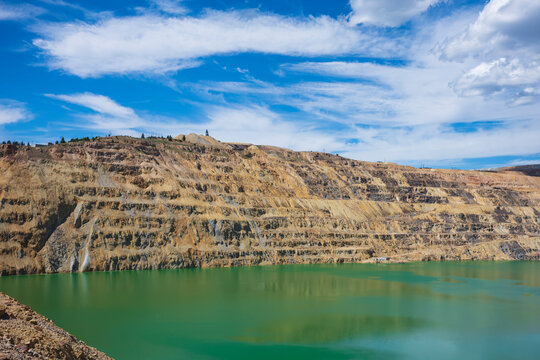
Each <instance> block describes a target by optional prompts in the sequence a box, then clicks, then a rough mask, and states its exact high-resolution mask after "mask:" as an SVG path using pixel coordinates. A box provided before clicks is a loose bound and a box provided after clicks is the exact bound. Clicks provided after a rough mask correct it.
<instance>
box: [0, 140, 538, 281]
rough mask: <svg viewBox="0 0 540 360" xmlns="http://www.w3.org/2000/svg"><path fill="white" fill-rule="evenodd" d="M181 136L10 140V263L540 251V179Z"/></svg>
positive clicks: (52, 267) (0, 214) (1, 167)
mask: <svg viewBox="0 0 540 360" xmlns="http://www.w3.org/2000/svg"><path fill="white" fill-rule="evenodd" d="M183 139H184V137H183V136H180V137H177V139H175V140H172V141H167V140H165V139H135V138H129V137H110V138H99V139H96V140H94V141H85V142H76V143H69V144H60V145H52V146H46V147H36V148H31V147H19V148H16V147H15V146H13V145H5V146H4V147H3V148H1V150H0V156H1V158H0V271H1V272H2V273H3V274H21V273H36V272H68V271H86V270H123V269H149V268H154V269H155V268H171V267H194V266H229V265H251V264H280V263H314V262H360V261H377V260H389V261H411V260H450V259H452V260H455V259H538V258H539V257H540V250H539V249H540V178H538V177H532V176H526V175H523V174H520V173H517V172H507V173H497V172H478V171H456V170H431V169H415V168H411V167H405V166H398V165H394V164H387V163H367V162H361V161H355V160H350V159H345V158H342V157H339V156H335V155H330V154H324V153H316V152H293V151H290V150H287V149H281V148H276V147H270V146H254V145H247V144H230V143H229V144H225V143H220V142H218V141H216V140H215V139H212V138H206V137H202V136H195V135H188V136H186V137H185V140H183ZM381 258H389V259H381Z"/></svg>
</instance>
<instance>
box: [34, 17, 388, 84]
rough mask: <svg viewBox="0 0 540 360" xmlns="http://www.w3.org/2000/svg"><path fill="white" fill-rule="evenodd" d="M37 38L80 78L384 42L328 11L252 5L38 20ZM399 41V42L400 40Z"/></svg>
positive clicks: (346, 50)
mask: <svg viewBox="0 0 540 360" xmlns="http://www.w3.org/2000/svg"><path fill="white" fill-rule="evenodd" d="M35 31H36V32H37V33H39V34H40V35H41V37H40V38H38V39H35V40H34V42H33V43H34V45H35V46H37V47H38V48H40V49H42V50H43V52H44V53H45V54H46V55H47V56H48V57H49V61H48V65H49V66H50V67H51V68H54V69H63V70H65V71H67V72H69V73H72V74H75V75H78V76H80V77H99V76H102V75H106V74H130V73H154V74H155V73H159V74H161V73H166V72H171V71H177V70H179V69H182V68H186V67H192V66H197V65H198V64H199V62H198V59H201V58H204V57H207V56H211V55H219V54H231V53H240V52H258V53H267V54H282V55H290V56H323V55H344V54H367V53H369V54H376V53H379V54H381V53H384V54H387V53H388V52H391V51H392V48H393V46H392V41H388V43H383V42H381V41H380V39H378V38H376V37H371V36H367V35H365V34H363V33H361V32H360V31H358V30H356V29H354V28H352V27H350V26H348V25H347V23H346V22H345V21H342V20H335V19H332V18H330V17H327V16H321V17H309V18H292V17H285V16H280V15H276V14H266V13H261V12H259V11H256V10H251V11H228V12H222V11H210V10H209V11H207V12H205V13H204V14H203V15H201V16H199V17H189V16H184V17H163V16H156V15H140V16H133V17H121V18H117V17H111V18H108V19H106V20H101V21H98V22H97V23H93V24H90V23H81V22H77V23H60V24H58V23H56V24H49V25H44V24H41V25H40V26H39V27H35ZM394 48H395V46H394Z"/></svg>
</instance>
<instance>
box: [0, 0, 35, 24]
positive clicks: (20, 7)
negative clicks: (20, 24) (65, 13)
mask: <svg viewBox="0 0 540 360" xmlns="http://www.w3.org/2000/svg"><path fill="white" fill-rule="evenodd" d="M44 12H45V10H44V9H42V8H40V7H37V6H34V5H30V4H24V3H23V4H17V5H12V4H6V3H4V2H0V21H2V20H23V19H29V18H33V17H35V16H38V15H41V14H43V13H44Z"/></svg>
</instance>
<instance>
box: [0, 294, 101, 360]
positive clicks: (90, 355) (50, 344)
mask: <svg viewBox="0 0 540 360" xmlns="http://www.w3.org/2000/svg"><path fill="white" fill-rule="evenodd" d="M0 334H1V335H2V337H1V338H0V359H11V360H15V359H110V357H108V356H107V355H105V354H103V353H102V352H100V351H98V350H96V349H94V348H93V347H90V346H88V345H86V344H85V343H83V342H82V341H80V340H78V339H77V338H75V337H74V336H73V335H70V334H69V333H67V332H66V331H64V330H62V329H60V328H59V327H58V326H56V325H55V324H54V323H53V322H52V321H51V320H49V319H47V318H45V317H44V316H42V315H39V314H37V313H35V312H34V311H33V310H32V309H30V308H29V307H28V306H25V305H22V304H20V303H19V302H17V301H16V300H15V299H13V298H11V297H9V296H7V295H5V294H3V293H1V292H0Z"/></svg>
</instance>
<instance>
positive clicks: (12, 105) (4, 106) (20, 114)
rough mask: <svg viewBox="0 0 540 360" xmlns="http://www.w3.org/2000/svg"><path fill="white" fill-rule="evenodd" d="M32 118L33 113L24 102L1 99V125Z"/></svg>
mask: <svg viewBox="0 0 540 360" xmlns="http://www.w3.org/2000/svg"><path fill="white" fill-rule="evenodd" d="M30 118H32V114H31V113H30V111H28V110H27V109H26V106H25V105H24V104H22V103H20V102H18V101H13V100H2V101H0V126H1V125H5V124H12V123H16V122H19V121H23V120H28V119H30Z"/></svg>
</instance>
